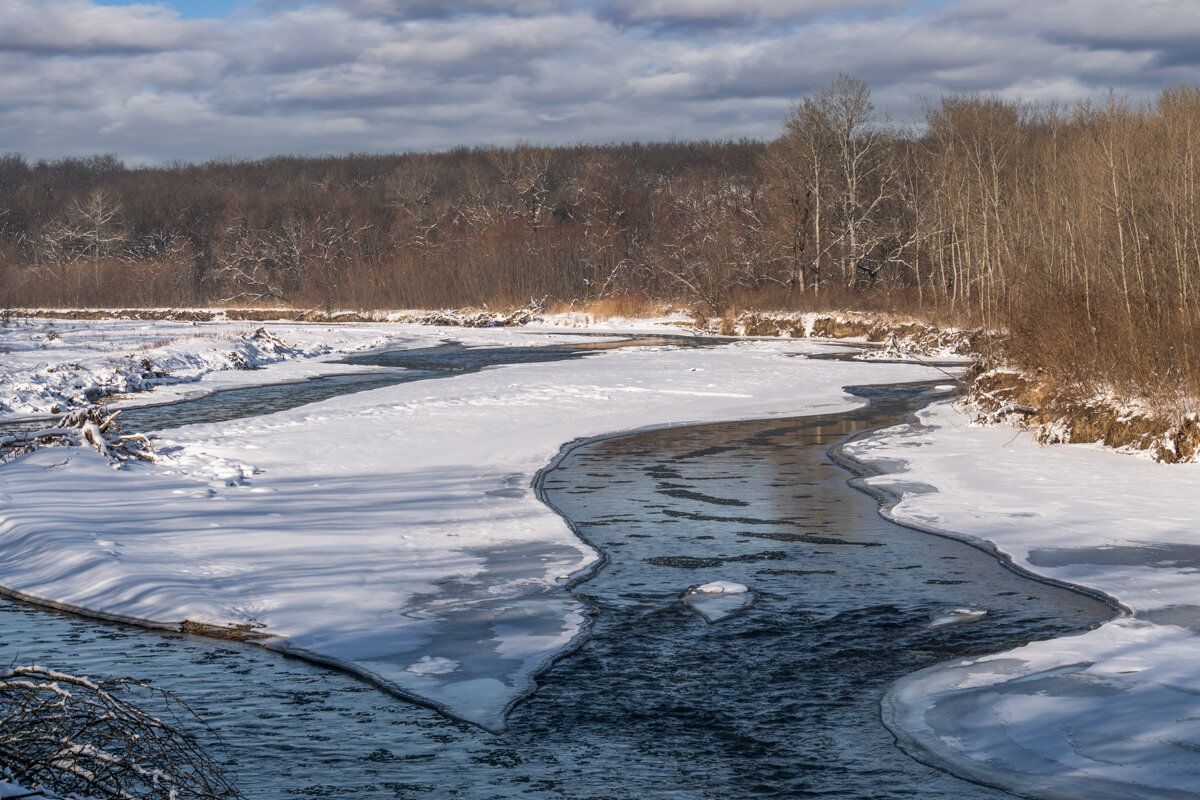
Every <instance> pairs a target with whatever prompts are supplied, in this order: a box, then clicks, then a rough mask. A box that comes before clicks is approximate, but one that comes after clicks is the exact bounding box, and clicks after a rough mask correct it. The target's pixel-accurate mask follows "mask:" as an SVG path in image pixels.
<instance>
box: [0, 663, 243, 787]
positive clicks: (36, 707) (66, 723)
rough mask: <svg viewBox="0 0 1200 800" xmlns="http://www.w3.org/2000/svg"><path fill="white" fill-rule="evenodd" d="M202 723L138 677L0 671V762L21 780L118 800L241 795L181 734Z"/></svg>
mask: <svg viewBox="0 0 1200 800" xmlns="http://www.w3.org/2000/svg"><path fill="white" fill-rule="evenodd" d="M146 709H154V712H153V713H151V712H150V711H148V710H146ZM156 715H157V716H156ZM202 724H203V723H201V722H200V721H199V719H198V718H197V717H196V716H195V714H193V713H192V711H191V710H190V709H189V708H188V707H187V706H186V705H185V704H184V703H183V702H182V701H180V700H179V699H178V698H176V697H175V696H174V695H172V694H171V693H170V692H165V691H163V690H161V689H156V688H154V687H152V686H148V685H147V684H145V683H141V682H139V681H133V680H128V679H107V680H91V679H89V678H84V677H78V676H75V675H68V674H65V673H62V672H56V671H54V670H51V669H47V668H45V667H37V666H26V667H13V668H10V669H3V670H0V760H2V761H3V764H4V765H5V766H6V767H7V769H8V771H9V772H10V773H11V777H12V779H13V780H15V781H17V782H18V783H20V784H23V785H25V786H27V787H37V788H45V789H49V790H51V791H54V792H57V793H59V794H63V795H66V794H69V793H76V794H78V795H81V796H86V797H99V798H116V799H118V800H132V798H162V800H176V799H177V798H179V799H180V800H183V799H185V798H195V799H197V800H215V799H216V798H238V797H240V796H241V795H240V794H239V793H238V791H237V789H236V788H235V786H234V785H233V783H232V781H231V780H230V779H229V778H228V777H227V776H225V775H224V774H223V773H222V770H221V768H220V766H219V765H218V764H217V762H216V761H214V760H213V758H212V757H211V756H209V755H207V754H206V753H205V752H204V750H203V748H202V747H201V746H200V745H199V743H198V742H197V740H196V738H195V737H194V736H193V735H192V734H191V733H189V732H188V731H187V728H188V727H194V726H197V725H202Z"/></svg>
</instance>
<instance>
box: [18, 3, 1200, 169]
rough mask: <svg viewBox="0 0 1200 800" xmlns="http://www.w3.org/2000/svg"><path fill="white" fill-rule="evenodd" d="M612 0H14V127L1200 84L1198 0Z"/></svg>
mask: <svg viewBox="0 0 1200 800" xmlns="http://www.w3.org/2000/svg"><path fill="white" fill-rule="evenodd" d="M604 2H605V4H604V5H591V6H589V5H587V4H585V2H584V0H529V1H528V2H525V1H522V0H467V2H458V3H449V4H434V3H432V2H425V0H421V1H420V2H392V1H390V0H343V1H342V2H324V3H320V2H293V1H292V0H279V2H276V3H274V4H272V2H271V0H266V2H265V3H264V4H263V5H260V7H259V10H260V13H259V14H257V15H247V16H244V17H237V18H232V19H230V20H227V21H224V22H222V21H204V22H197V21H195V20H181V19H179V18H178V17H177V16H175V15H174V14H173V13H171V12H169V11H166V10H164V9H163V8H160V7H157V6H150V5H129V6H96V5H94V4H93V3H91V2H89V1H88V0H48V2H39V3H34V2H32V0H0V19H3V20H4V26H3V27H2V28H0V141H4V143H5V149H13V150H18V151H22V152H24V153H26V154H27V155H28V156H30V157H33V158H37V157H55V156H59V155H66V154H89V153H95V152H110V151H112V152H118V153H120V154H122V155H126V156H128V157H130V158H131V159H134V158H136V159H159V160H168V159H171V158H176V157H179V158H186V159H205V158H209V157H214V156H219V155H226V154H232V155H244V156H260V155H267V154H270V153H280V152H295V153H328V152H345V151H351V150H397V149H398V150H404V149H426V148H448V147H452V146H455V145H457V144H460V143H465V144H481V143H488V142H494V143H499V144H505V143H511V142H514V141H516V140H519V139H527V140H531V141H535V142H560V143H572V142H577V141H605V140H613V139H640V140H650V139H662V138H670V137H687V138H720V137H726V136H732V137H738V136H761V137H769V136H772V135H774V134H775V133H776V132H777V131H778V130H779V126H780V121H781V118H782V115H783V113H784V112H785V111H786V109H787V108H788V105H789V104H790V103H791V102H793V101H795V100H797V99H799V98H800V97H802V96H803V95H804V94H806V93H809V92H812V91H814V90H816V89H819V88H822V87H824V86H826V85H828V84H829V82H830V81H831V80H832V79H833V77H834V76H835V75H836V74H837V73H838V72H839V71H846V72H850V73H853V74H856V75H860V76H862V77H864V78H867V79H869V80H871V81H872V82H873V86H874V89H875V94H876V97H877V99H878V102H877V105H878V106H880V107H889V108H890V109H891V110H892V111H894V112H896V116H897V117H899V118H905V117H906V116H907V115H908V113H909V112H910V111H911V110H912V108H913V106H914V105H916V103H914V99H915V98H914V95H915V94H918V93H924V94H926V95H928V96H933V97H936V96H937V95H938V94H939V93H942V92H946V91H957V90H963V89H966V90H977V91H984V92H996V93H1000V94H1003V95H1004V96H1016V95H1018V94H1019V95H1020V96H1023V97H1026V98H1027V99H1033V100H1040V99H1054V100H1060V101H1070V100H1072V99H1075V98H1077V97H1080V96H1082V95H1085V94H1089V93H1095V94H1099V93H1102V92H1104V91H1105V90H1107V88H1108V87H1109V86H1112V87H1115V88H1116V89H1117V90H1118V91H1127V92H1130V93H1132V94H1134V95H1135V96H1145V95H1146V94H1147V93H1152V92H1153V91H1154V90H1155V89H1157V88H1158V87H1161V86H1164V85H1174V84H1178V83H1180V82H1190V83H1200V67H1198V66H1196V63H1197V62H1196V60H1194V59H1193V60H1189V56H1188V54H1189V53H1190V52H1191V51H1190V50H1189V47H1191V45H1190V42H1192V41H1200V18H1198V19H1193V17H1195V16H1196V15H1189V14H1188V13H1187V12H1188V10H1189V7H1190V0H1188V2H1185V0H1170V1H1168V0H1158V2H1148V1H1147V2H1142V3H1136V2H1132V1H1131V0H1125V2H1123V3H1118V2H1116V0H1094V1H1093V0H1089V2H1088V3H1084V2H1083V0H1064V2H1063V3H1060V4H1050V5H1046V4H1044V3H1040V2H1039V3H1035V2H1034V0H1004V2H1000V0H963V2H959V3H957V4H954V5H951V6H948V7H944V8H939V9H935V10H933V11H925V12H922V13H917V12H915V11H913V10H912V9H913V5H912V3H909V2H901V0H896V1H895V2H891V0H858V1H857V2H851V3H844V2H839V3H834V2H833V0H793V1H792V2H785V1H784V0H740V2H734V1H733V0H694V2H693V1H689V2H684V0H646V2H644V3H642V4H640V5H636V6H635V5H633V4H632V3H630V4H629V5H627V6H623V7H622V8H624V11H623V12H622V13H624V14H625V15H626V16H625V18H624V19H618V18H617V17H615V16H614V11H613V9H614V8H615V6H614V5H612V4H611V3H609V2H607V0H604ZM434 5H437V6H438V9H440V10H438V9H434V8H433V6H434ZM1125 6H1128V8H1125ZM1087 8H1092V9H1096V8H1099V9H1100V10H1101V11H1102V12H1106V13H1099V14H1096V13H1093V14H1091V15H1089V14H1086V13H1084V10H1085V9H1087ZM889 9H890V10H892V11H894V13H891V12H890V11H889ZM1122 9H1124V10H1122ZM435 11H437V13H435ZM1109 11H1110V12H1111V15H1112V17H1111V18H1110V17H1109V14H1108V13H1107V12H1109ZM1090 17H1099V18H1098V19H1094V18H1090ZM1114 20H1115V21H1114ZM643 22H644V24H643ZM743 22H744V23H747V24H739V23H743ZM775 22H778V23H779V24H775ZM693 23H694V24H693ZM709 23H712V24H709Z"/></svg>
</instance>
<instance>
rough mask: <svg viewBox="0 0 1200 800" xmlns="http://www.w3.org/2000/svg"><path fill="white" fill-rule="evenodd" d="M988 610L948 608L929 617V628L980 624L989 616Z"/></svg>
mask: <svg viewBox="0 0 1200 800" xmlns="http://www.w3.org/2000/svg"><path fill="white" fill-rule="evenodd" d="M987 613H988V612H987V609H986V608H947V609H943V610H941V611H938V612H936V613H934V614H930V615H929V627H931V628H944V627H946V626H947V625H963V624H965V623H968V622H978V621H979V620H981V619H983V618H984V617H986V616H987Z"/></svg>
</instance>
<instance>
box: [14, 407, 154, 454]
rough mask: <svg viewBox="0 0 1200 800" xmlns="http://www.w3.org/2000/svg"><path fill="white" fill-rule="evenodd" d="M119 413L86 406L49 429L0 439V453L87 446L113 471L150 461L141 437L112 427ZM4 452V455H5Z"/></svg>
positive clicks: (150, 448) (148, 447) (151, 447)
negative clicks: (131, 462) (137, 461)
mask: <svg viewBox="0 0 1200 800" xmlns="http://www.w3.org/2000/svg"><path fill="white" fill-rule="evenodd" d="M120 413H121V412H120V411H116V412H113V413H112V414H109V413H108V409H106V408H105V407H104V406H87V407H86V408H80V409H77V410H75V411H71V412H70V413H67V414H64V415H63V416H62V418H60V419H59V420H58V422H57V423H55V425H54V426H53V427H50V428H43V429H42V430H38V431H26V432H24V433H16V434H13V435H11V436H4V437H0V453H3V454H4V455H7V456H18V455H24V454H25V453H31V452H33V451H34V450H37V449H39V448H42V447H48V446H55V445H59V446H65V447H90V448H92V449H93V450H95V451H96V452H98V453H99V454H100V455H102V456H104V457H105V458H107V459H108V460H109V461H110V462H111V463H112V465H113V466H114V467H115V468H116V469H120V468H121V465H122V464H123V463H124V462H126V461H128V460H130V459H140V460H142V461H154V460H155V458H156V456H155V452H154V445H153V444H151V442H150V438H149V437H148V436H143V435H142V434H131V435H121V434H120V432H119V431H118V429H117V428H116V427H115V426H114V424H113V423H114V422H115V421H116V419H117V417H118V416H119V415H120ZM5 451H7V452H5Z"/></svg>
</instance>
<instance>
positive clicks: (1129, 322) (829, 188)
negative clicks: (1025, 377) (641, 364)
mask: <svg viewBox="0 0 1200 800" xmlns="http://www.w3.org/2000/svg"><path fill="white" fill-rule="evenodd" d="M1198 151H1200V88H1198V87H1181V88H1174V89H1169V90H1165V91H1163V92H1162V93H1161V94H1160V95H1159V96H1158V97H1157V98H1156V99H1155V100H1154V101H1152V102H1146V103H1140V104H1137V103H1133V102H1130V101H1127V100H1124V99H1122V98H1119V97H1116V96H1109V97H1106V98H1101V99H1097V100H1089V101H1083V102H1079V103H1077V104H1074V105H1071V106H1053V105H1050V106H1047V105H1035V104H1031V103H1025V102H1020V101H1016V100H1010V99H1003V98H999V97H994V96H982V95H972V94H954V95H947V96H943V97H941V98H940V99H937V100H933V101H927V102H925V103H924V106H923V114H922V117H921V119H919V120H918V121H917V122H915V123H913V124H909V125H900V124H896V123H894V122H892V121H891V120H889V119H888V118H887V117H886V116H885V115H883V114H881V113H880V111H879V110H878V109H877V108H876V107H875V104H874V103H873V101H872V97H871V88H870V86H869V85H868V84H867V83H866V82H865V81H862V80H860V79H858V78H855V77H853V76H848V75H842V76H839V78H838V79H837V80H836V81H834V82H833V84H832V85H830V86H829V87H828V88H826V89H824V90H822V91H820V92H817V93H815V94H813V95H812V96H809V97H806V98H803V99H801V100H800V101H799V102H797V103H796V104H795V105H794V106H793V107H792V110H791V112H790V113H789V114H788V115H787V116H786V118H785V119H784V120H783V121H782V126H781V132H780V135H779V137H778V138H776V139H775V140H773V141H770V142H759V141H752V140H742V141H719V142H712V141H697V142H689V141H673V142H664V143H624V144H580V145H576V146H569V147H543V146H536V145H533V144H521V145H518V146H515V147H509V148H478V147H477V148H457V149H452V150H448V151H445V152H437V153H404V154H394V155H372V154H349V155H343V156H329V157H302V156H278V157H271V158H265V159H259V160H239V159H220V160H215V161H210V162H207V163H202V164H191V163H171V164H166V165H162V166H156V167H139V168H130V167H127V166H126V165H124V164H123V163H122V161H121V160H120V159H119V158H118V157H117V156H115V155H97V156H91V157H84V158H79V157H72V158H62V159H58V160H39V161H33V162H31V161H29V160H27V159H26V158H25V157H24V156H22V155H20V154H12V153H10V154H7V155H4V156H0V307H3V308H18V307H30V306H53V307H96V306H101V307H104V306H181V305H187V306H199V305H203V306H211V305H286V306H295V307H305V308H318V307H319V308H325V309H333V308H355V309H372V308H442V307H460V306H466V305H481V304H487V305H488V306H489V307H492V308H500V307H512V306H520V305H524V304H527V303H529V302H530V300H531V299H537V300H539V301H544V302H546V303H548V304H555V305H558V306H561V307H567V306H571V307H575V308H579V307H583V306H589V305H594V306H596V307H609V308H645V307H648V305H649V304H653V303H658V302H669V303H674V304H678V305H683V306H686V307H688V308H691V309H693V310H695V311H696V312H697V313H699V314H701V315H705V316H713V315H721V314H728V313H730V312H733V311H736V310H742V309H760V310H830V309H868V310H879V311H887V312H894V313H898V314H904V315H909V316H915V317H918V318H922V319H927V320H930V321H934V322H937V323H940V324H957V325H979V326H984V327H987V328H989V329H995V330H1002V331H1005V335H1004V336H1003V337H1002V345H1001V346H1002V347H1003V348H1004V353H1003V355H1004V357H1005V358H1006V359H1007V360H1009V361H1010V362H1014V363H1017V364H1020V365H1023V366H1024V367H1026V368H1030V369H1042V370H1045V371H1047V372H1049V373H1051V374H1053V375H1054V376H1055V377H1056V380H1057V381H1058V382H1059V383H1060V384H1062V385H1063V386H1073V387H1076V388H1077V389H1078V390H1079V391H1094V390H1096V389H1097V388H1099V387H1104V388H1107V389H1110V390H1114V391H1116V392H1118V393H1122V394H1125V395H1128V396H1138V397H1142V398H1147V397H1149V398H1153V399H1154V400H1155V402H1157V403H1159V404H1165V405H1167V406H1171V405H1172V404H1174V405H1175V406H1179V404H1181V403H1186V398H1189V397H1195V396H1197V395H1198V394H1200V363H1198V361H1200V360H1198V358H1197V356H1198V355H1200V309H1198V308H1197V304H1196V301H1197V295H1198V293H1200V203H1198V198H1197V183H1198V182H1200V164H1198V163H1197V155H1198ZM1179 407H1182V406H1179Z"/></svg>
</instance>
